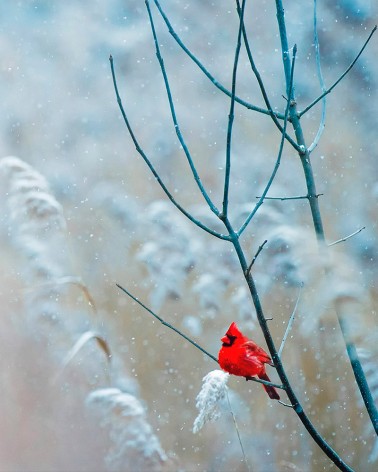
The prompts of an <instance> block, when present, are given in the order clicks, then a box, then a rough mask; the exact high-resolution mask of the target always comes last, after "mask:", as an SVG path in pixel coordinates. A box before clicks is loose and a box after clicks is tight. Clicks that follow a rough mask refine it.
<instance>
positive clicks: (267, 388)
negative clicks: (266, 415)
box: [258, 372, 280, 400]
mask: <svg viewBox="0 0 378 472" xmlns="http://www.w3.org/2000/svg"><path fill="white" fill-rule="evenodd" d="M258 377H259V379H261V380H266V381H267V382H270V378H269V377H268V376H267V374H266V372H263V373H261V374H259V376H258ZM263 387H264V389H265V391H266V393H267V394H268V395H269V397H270V398H271V399H272V400H279V399H280V396H279V395H278V392H277V390H276V389H275V388H274V387H271V386H270V385H264V384H263Z"/></svg>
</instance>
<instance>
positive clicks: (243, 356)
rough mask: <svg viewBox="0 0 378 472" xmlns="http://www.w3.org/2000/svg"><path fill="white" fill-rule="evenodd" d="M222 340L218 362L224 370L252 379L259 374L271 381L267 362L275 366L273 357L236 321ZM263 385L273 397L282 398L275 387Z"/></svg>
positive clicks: (259, 376)
mask: <svg viewBox="0 0 378 472" xmlns="http://www.w3.org/2000/svg"><path fill="white" fill-rule="evenodd" d="M221 341H222V347H221V348H220V351H219V354H218V362H219V365H220V367H221V368H222V369H223V370H224V371H226V372H228V373H229V374H232V375H237V376H240V377H245V379H246V380H251V379H252V377H256V376H257V377H258V378H259V379H261V380H266V381H268V382H270V378H269V377H268V375H267V373H266V370H265V364H268V365H270V366H272V367H274V364H273V363H272V359H271V358H270V357H269V355H268V354H267V353H266V352H265V351H264V349H263V348H262V347H260V346H258V345H257V344H256V343H255V342H254V341H252V340H251V339H249V338H247V336H244V334H243V333H242V332H241V331H240V329H239V328H238V326H237V324H236V323H235V322H232V323H231V325H230V327H229V328H228V330H227V332H226V334H225V335H224V336H223V337H222V338H221ZM263 387H264V389H265V391H266V393H267V394H268V395H269V397H270V398H271V399H273V400H279V399H280V396H279V395H278V392H277V390H276V389H275V388H274V387H271V386H270V385H265V384H263Z"/></svg>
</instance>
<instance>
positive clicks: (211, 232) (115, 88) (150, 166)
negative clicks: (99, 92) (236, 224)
mask: <svg viewBox="0 0 378 472" xmlns="http://www.w3.org/2000/svg"><path fill="white" fill-rule="evenodd" d="M109 61H110V68H111V72H112V78H113V85H114V90H115V94H116V97H117V102H118V106H119V109H120V111H121V114H122V117H123V120H124V122H125V124H126V127H127V129H128V131H129V134H130V136H131V139H132V140H133V143H134V145H135V148H136V150H137V152H138V153H139V154H140V155H141V156H142V159H143V160H144V162H145V163H146V164H147V166H148V168H149V169H150V171H151V172H152V174H153V176H154V177H155V179H156V181H157V182H158V184H159V185H160V187H161V188H162V190H163V191H164V193H165V194H166V195H167V197H168V198H169V200H170V201H171V202H172V203H173V204H174V206H175V207H176V208H177V209H178V210H180V211H181V213H183V214H184V215H185V216H186V217H187V218H188V219H189V220H190V221H191V222H192V223H194V224H195V225H197V226H198V227H199V228H201V229H203V230H204V231H206V232H207V233H209V234H211V235H213V236H215V237H217V238H219V239H223V240H228V239H229V238H228V236H227V235H224V234H221V233H218V232H217V231H214V230H212V229H211V228H208V227H207V226H205V225H204V224H203V223H201V222H200V221H199V220H197V219H196V218H194V216H192V215H191V214H190V213H189V212H187V211H186V210H185V209H184V208H183V207H182V206H181V205H180V204H179V203H178V202H177V201H176V199H175V198H174V197H173V195H172V194H171V193H170V191H169V190H168V189H167V187H166V186H165V184H164V182H163V181H162V180H161V178H160V176H159V174H158V173H157V171H156V170H155V168H154V166H153V165H152V163H151V161H150V160H149V159H148V157H147V155H146V153H145V152H144V151H143V149H142V148H141V147H140V145H139V142H138V140H137V139H136V137H135V134H134V132H133V130H132V128H131V125H130V123H129V120H128V118H127V115H126V112H125V109H124V107H123V104H122V100H121V97H120V95H119V92H118V86H117V80H116V75H115V71H114V63H113V57H112V56H110V57H109Z"/></svg>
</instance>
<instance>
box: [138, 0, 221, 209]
mask: <svg viewBox="0 0 378 472" xmlns="http://www.w3.org/2000/svg"><path fill="white" fill-rule="evenodd" d="M145 3H146V7H147V12H148V17H149V19H150V25H151V30H152V35H153V38H154V43H155V49H156V57H157V59H158V61H159V65H160V69H161V73H162V75H163V79H164V85H165V89H166V92H167V97H168V102H169V109H170V111H171V116H172V121H173V124H174V127H175V130H176V134H177V137H178V140H179V141H180V144H181V146H182V149H183V151H184V153H185V156H186V158H187V161H188V163H189V167H190V169H191V171H192V174H193V177H194V180H195V182H196V183H197V185H198V188H199V189H200V191H201V193H202V195H203V197H204V198H205V200H206V202H207V204H208V205H209V208H210V210H211V211H212V212H213V213H215V215H217V216H218V215H219V213H220V212H219V210H218V208H217V207H216V206H215V205H214V203H213V202H212V200H211V198H210V197H209V194H208V193H207V191H206V189H205V187H204V186H203V184H202V182H201V179H200V177H199V175H198V172H197V169H196V167H195V165H194V163H193V159H192V156H191V155H190V152H189V149H188V146H187V145H186V142H185V140H184V137H183V135H182V133H181V129H180V126H179V123H178V120H177V116H176V111H175V106H174V104H173V99H172V93H171V88H170V85H169V81H168V75H167V71H166V69H165V66H164V61H163V57H162V55H161V53H160V47H159V42H158V38H157V34H156V30H155V25H154V21H153V17H152V13H151V9H150V3H149V0H145Z"/></svg>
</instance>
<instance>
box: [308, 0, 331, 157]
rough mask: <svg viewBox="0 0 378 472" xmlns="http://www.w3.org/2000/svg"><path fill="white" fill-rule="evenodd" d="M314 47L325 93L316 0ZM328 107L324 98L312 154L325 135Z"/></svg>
mask: <svg viewBox="0 0 378 472" xmlns="http://www.w3.org/2000/svg"><path fill="white" fill-rule="evenodd" d="M314 45H315V57H316V71H317V74H318V79H319V83H320V88H321V90H322V92H323V93H324V92H325V91H326V90H327V89H326V86H325V83H324V79H323V74H322V67H321V65H320V51H319V37H318V27H317V11H316V0H314ZM326 105H327V100H326V97H325V96H324V97H323V98H322V115H321V118H320V124H319V128H318V132H317V133H316V136H315V139H314V141H313V142H312V144H311V145H310V146H309V148H308V152H309V153H311V152H312V151H313V150H314V149H315V148H316V146H317V145H318V143H319V141H320V138H321V136H322V134H323V131H324V127H325V116H326Z"/></svg>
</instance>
